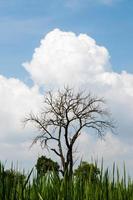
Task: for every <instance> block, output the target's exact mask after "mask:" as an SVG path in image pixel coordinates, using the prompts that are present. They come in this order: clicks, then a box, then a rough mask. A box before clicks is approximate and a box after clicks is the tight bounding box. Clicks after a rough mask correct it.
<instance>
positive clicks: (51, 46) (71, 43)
mask: <svg viewBox="0 0 133 200" xmlns="http://www.w3.org/2000/svg"><path fill="white" fill-rule="evenodd" d="M24 66H25V69H26V70H27V71H28V72H29V73H30V74H31V77H32V79H33V80H34V81H35V82H36V83H37V84H39V85H42V84H44V85H46V84H49V85H58V86H59V85H63V84H79V85H81V84H83V83H85V84H86V82H88V81H89V80H90V79H93V78H94V76H95V75H97V74H101V73H103V72H104V71H107V70H108V69H109V66H110V64H109V54H108V51H107V49H106V48H104V47H102V46H98V45H97V44H96V42H95V40H94V39H92V38H91V37H89V36H87V35H86V34H80V35H79V36H76V35H75V34H74V33H72V32H62V31H60V30H59V29H55V30H53V31H51V32H50V33H48V34H47V35H46V37H45V38H44V39H43V40H42V41H41V45H40V47H39V48H36V49H35V52H34V54H33V58H32V60H31V62H30V63H28V62H27V63H25V64H24Z"/></svg>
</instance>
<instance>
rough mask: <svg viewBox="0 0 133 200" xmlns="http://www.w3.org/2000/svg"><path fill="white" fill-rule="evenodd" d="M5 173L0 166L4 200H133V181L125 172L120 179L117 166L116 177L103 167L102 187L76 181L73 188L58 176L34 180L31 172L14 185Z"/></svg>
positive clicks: (0, 196)
mask: <svg viewBox="0 0 133 200" xmlns="http://www.w3.org/2000/svg"><path fill="white" fill-rule="evenodd" d="M4 172H5V170H4V167H3V165H0V200H37V199H38V200H44V199H45V200H133V181H132V180H131V178H130V177H128V178H126V171H125V168H124V175H123V176H122V175H121V176H119V170H118V168H117V170H116V168H115V165H114V166H113V170H112V174H111V173H109V170H108V169H107V170H105V171H103V168H102V167H101V169H100V174H99V177H100V178H99V181H98V183H95V181H93V182H89V181H84V180H83V179H84V178H83V179H79V178H78V177H73V178H72V179H71V182H70V184H69V185H68V184H67V181H66V179H65V177H64V178H63V179H62V181H61V180H60V179H59V178H58V177H57V176H56V174H54V173H53V174H52V175H51V176H47V174H45V175H44V176H42V177H40V178H37V177H36V176H35V175H33V177H32V179H31V178H30V176H31V173H32V171H31V172H30V173H29V174H28V175H27V176H26V179H25V180H23V181H22V182H19V181H18V182H16V181H15V179H13V182H10V179H7V178H6V176H5V173H4ZM90 176H91V173H90Z"/></svg>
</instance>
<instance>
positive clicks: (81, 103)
mask: <svg viewBox="0 0 133 200" xmlns="http://www.w3.org/2000/svg"><path fill="white" fill-rule="evenodd" d="M24 121H25V123H27V122H32V123H34V124H35V126H36V127H37V129H38V130H39V134H38V135H37V137H36V138H35V139H34V141H33V144H34V143H36V142H37V141H40V143H41V146H42V147H46V148H48V149H49V150H51V151H53V152H54V153H55V154H56V156H58V157H59V158H60V162H61V166H60V171H61V172H62V175H63V176H64V175H65V174H66V173H67V177H70V178H71V177H72V175H73V163H74V160H73V153H74V151H75V150H74V145H75V142H76V141H77V139H78V137H79V136H80V135H81V134H82V132H83V129H92V130H95V131H96V132H97V133H98V135H99V136H100V137H102V136H103V135H104V133H105V130H107V129H113V128H114V124H113V122H112V121H111V119H110V117H109V113H108V112H107V109H106V106H105V102H104V100H103V98H98V97H95V96H92V95H91V94H90V93H89V94H85V93H84V92H83V91H81V92H75V91H74V90H73V89H70V88H68V87H67V88H64V90H58V92H56V93H53V92H48V93H47V95H45V97H44V107H43V108H42V111H41V112H40V115H34V114H33V113H32V114H30V115H29V116H27V117H26V118H25V120H24ZM51 141H52V145H50V144H51V143H50V142H51ZM53 141H54V142H55V144H54V145H53Z"/></svg>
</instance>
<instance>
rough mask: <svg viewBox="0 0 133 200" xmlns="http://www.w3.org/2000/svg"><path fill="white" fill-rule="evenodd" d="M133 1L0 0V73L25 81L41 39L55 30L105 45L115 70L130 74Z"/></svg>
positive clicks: (132, 59) (132, 42) (132, 53)
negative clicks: (28, 62)
mask: <svg viewBox="0 0 133 200" xmlns="http://www.w3.org/2000/svg"><path fill="white" fill-rule="evenodd" d="M132 21H133V2H132V1H131V0H120V1H117V0H114V1H112V3H107V2H106V3H105V2H104V1H102V0H101V1H98V0H97V1H91V0H83V1H81V0H71V1H67V0H63V1H61V0H52V1H47V0H45V1H44V0H38V1H35V0H30V1H27V0H13V1H10V2H9V1H7V0H0V73H1V74H3V75H6V76H8V77H10V76H14V77H18V78H20V79H24V78H25V76H26V72H25V70H24V69H23V68H22V67H21V64H22V63H23V62H24V61H25V60H30V59H31V56H32V54H33V49H34V48H35V47H37V46H38V45H39V42H40V39H41V38H42V37H43V36H44V35H45V34H46V33H48V32H49V31H50V30H52V29H54V28H60V29H62V30H64V31H73V32H75V33H77V34H78V33H86V34H88V35H90V36H91V37H93V38H94V39H95V40H96V41H97V43H98V44H101V45H103V46H105V47H106V48H107V49H108V51H109V53H110V55H111V63H112V66H113V69H114V70H115V71H118V72H120V71H121V70H127V71H128V72H133V50H132V48H133V46H132V44H133V25H132Z"/></svg>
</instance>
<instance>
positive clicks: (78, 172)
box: [74, 161, 100, 183]
mask: <svg viewBox="0 0 133 200" xmlns="http://www.w3.org/2000/svg"><path fill="white" fill-rule="evenodd" d="M99 174H100V170H99V169H98V168H97V166H96V165H94V164H93V163H91V164H89V163H88V162H85V161H82V162H81V163H80V165H79V166H78V168H77V169H75V171H74V175H75V176H76V177H77V178H82V179H83V180H87V181H90V182H95V183H97V182H98V180H99Z"/></svg>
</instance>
